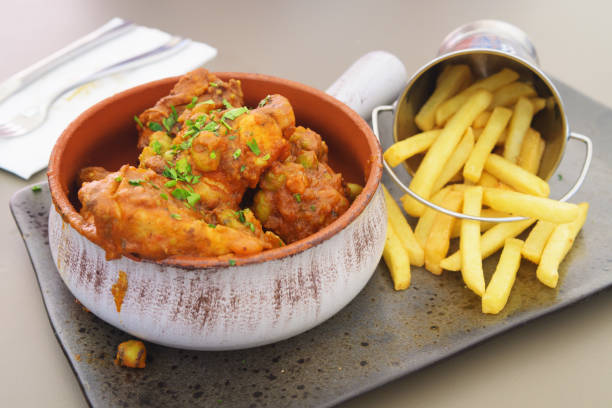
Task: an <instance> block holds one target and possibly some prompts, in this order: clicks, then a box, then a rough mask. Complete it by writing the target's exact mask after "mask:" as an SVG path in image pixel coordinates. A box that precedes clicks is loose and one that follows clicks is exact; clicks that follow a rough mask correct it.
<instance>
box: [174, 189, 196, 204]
mask: <svg viewBox="0 0 612 408" xmlns="http://www.w3.org/2000/svg"><path fill="white" fill-rule="evenodd" d="M171 194H172V196H173V197H174V198H176V199H178V200H182V201H187V204H189V207H193V206H194V205H196V203H197V202H198V201H200V195H199V194H198V193H195V192H193V191H188V190H185V189H182V188H175V189H174V190H172V193H171Z"/></svg>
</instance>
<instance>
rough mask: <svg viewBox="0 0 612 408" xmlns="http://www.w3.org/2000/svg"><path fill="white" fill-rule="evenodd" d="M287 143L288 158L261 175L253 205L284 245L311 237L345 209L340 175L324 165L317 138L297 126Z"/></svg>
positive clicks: (324, 151)
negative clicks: (289, 145)
mask: <svg viewBox="0 0 612 408" xmlns="http://www.w3.org/2000/svg"><path fill="white" fill-rule="evenodd" d="M290 144H291V156H290V157H289V158H288V159H287V160H285V161H284V162H277V163H275V164H274V165H273V166H272V168H271V169H270V170H269V171H267V172H266V173H265V174H264V176H263V177H262V180H261V182H260V183H259V187H260V190H259V191H258V192H257V193H256V195H255V197H254V204H253V211H254V213H255V216H256V217H257V218H258V219H259V220H260V221H261V222H262V224H263V226H264V228H266V229H269V230H271V231H274V232H275V233H276V234H278V235H279V236H280V237H281V238H282V239H283V240H284V241H285V242H286V243H291V242H294V241H297V240H299V239H302V238H305V237H307V236H309V235H311V234H314V233H315V232H317V231H319V230H320V229H321V228H323V227H325V226H326V225H328V224H330V223H331V222H333V221H334V220H336V219H337V218H338V217H339V216H340V215H342V214H343V213H344V212H345V211H346V210H347V209H348V207H349V201H348V199H347V198H346V194H345V187H344V186H343V182H342V175H341V174H339V173H335V172H334V171H333V170H332V169H331V167H329V165H327V145H326V144H325V142H323V141H322V140H321V136H319V135H318V134H317V133H315V132H314V131H312V130H310V129H305V128H303V127H301V126H300V127H298V128H296V129H295V132H294V133H293V135H292V136H291V138H290Z"/></svg>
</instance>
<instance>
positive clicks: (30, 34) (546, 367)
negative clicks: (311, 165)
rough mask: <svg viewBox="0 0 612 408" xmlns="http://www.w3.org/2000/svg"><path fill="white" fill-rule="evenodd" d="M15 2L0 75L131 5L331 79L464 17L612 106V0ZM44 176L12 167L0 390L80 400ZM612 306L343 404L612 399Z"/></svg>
mask: <svg viewBox="0 0 612 408" xmlns="http://www.w3.org/2000/svg"><path fill="white" fill-rule="evenodd" d="M3 11H4V13H3V14H4V19H3V24H2V25H0V38H2V40H3V41H2V51H3V58H2V60H3V62H2V64H0V80H2V79H4V78H6V77H8V76H9V75H10V74H12V73H13V72H15V71H17V70H19V69H21V68H24V67H25V66H27V65H29V64H30V63H32V62H34V61H36V60H38V59H40V58H41V57H43V56H45V55H47V54H49V53H51V52H53V51H55V50H56V49H58V48H60V47H62V46H63V45H65V44H67V43H68V42H70V41H72V40H73V39H75V38H77V37H79V36H81V35H83V34H85V33H87V32H89V31H91V30H92V29H94V28H96V27H98V26H99V25H101V24H103V23H104V22H106V21H107V20H108V19H110V18H111V17H114V16H119V17H122V18H125V19H129V20H133V21H135V22H137V23H140V24H144V25H148V26H153V27H158V28H160V29H162V30H165V31H169V32H173V33H177V34H182V35H185V36H188V37H191V38H194V39H197V40H200V41H204V42H207V43H209V44H211V45H213V46H215V47H217V48H218V49H219V56H218V57H217V58H216V59H215V60H214V61H212V62H211V63H210V64H209V65H208V67H209V68H210V69H213V70H228V71H247V72H262V73H268V74H272V75H277V76H281V77H286V78H289V79H292V80H296V81H299V82H303V83H306V84H309V85H312V86H315V87H317V88H320V89H325V88H326V87H327V86H328V85H329V84H331V83H332V82H333V80H334V79H335V78H336V77H337V76H338V75H339V74H340V73H341V72H342V71H343V70H344V69H345V68H346V67H348V65H350V63H351V62H353V61H354V60H355V59H356V58H358V57H359V56H360V55H362V54H364V53H366V52H368V51H371V50H375V49H385V50H387V51H390V52H392V53H394V54H395V55H397V56H398V57H399V58H400V59H401V60H402V61H403V62H404V63H405V65H406V67H407V69H408V71H409V72H414V71H415V70H416V69H417V68H418V67H419V66H420V65H422V64H424V63H425V62H427V61H428V60H429V59H431V58H432V57H433V56H434V55H435V52H436V50H437V47H438V45H439V43H440V41H441V40H442V38H443V37H444V36H445V35H446V34H447V33H448V32H450V31H451V30H452V29H454V28H455V27H457V26H459V25H461V24H463V23H465V22H468V21H472V20H476V19H481V18H497V19H504V20H507V21H509V22H511V23H514V24H516V25H518V26H519V27H521V28H523V29H524V30H525V31H526V32H527V33H528V34H529V36H530V37H531V39H532V41H533V42H534V44H535V45H536V47H537V49H538V53H539V55H540V61H541V66H542V68H543V69H544V70H545V71H547V72H548V73H550V74H551V75H553V76H555V77H556V78H558V79H560V80H562V81H563V82H565V83H567V84H569V85H571V86H573V87H574V88H576V89H579V90H581V91H582V92H584V93H585V94H587V95H588V96H590V97H592V98H594V99H596V100H598V101H600V102H602V103H604V104H605V105H607V106H612V81H610V80H609V73H610V72H611V71H612V70H611V69H610V67H611V66H612V42H611V39H612V26H611V25H610V24H609V21H608V17H609V16H610V15H611V12H612V4H610V3H609V2H604V1H597V2H589V1H581V2H564V1H561V2H559V1H555V2H553V1H541V2H533V1H522V0H517V1H514V2H505V3H500V2H490V1H475V0H466V1H462V2H451V1H446V2H445V1H430V2H427V3H426V2H420V3H417V2H412V1H397V2H388V1H377V2H365V1H353V2H348V1H346V2H326V1H309V2H286V1H285V2H283V1H274V2H272V1H271V2H265V3H264V2H242V1H234V2H231V3H229V2H228V3H220V2H217V3H212V2H203V1H200V2H197V1H192V2H180V1H174V2H161V1H160V2H157V1H144V0H142V1H132V2H124V1H120V0H106V1H93V0H91V1H82V0H81V1H79V0H57V1H54V2H45V1H42V0H27V1H19V2H11V3H10V4H9V5H5V7H3ZM44 178H45V174H44V172H41V173H39V174H37V175H35V176H34V177H33V178H32V179H31V180H29V181H24V180H21V179H18V178H16V177H15V176H13V175H10V174H8V173H4V172H1V171H0V197H2V200H3V201H4V203H5V206H4V209H3V210H0V248H1V249H0V251H1V254H2V256H0V276H2V280H1V281H0V282H1V283H0V322H1V324H2V331H1V332H2V334H1V335H0V361H2V365H1V367H0V400H1V401H2V405H3V406H28V407H29V406H45V407H81V406H85V405H86V403H85V400H84V399H83V396H82V394H81V391H80V389H79V386H78V384H77V381H76V379H75V377H74V375H73V374H72V372H71V370H70V367H69V365H68V363H67V362H66V360H65V358H64V355H63V354H62V352H61V349H60V347H59V345H58V343H57V342H56V341H55V339H54V336H53V332H52V331H51V329H50V326H49V323H48V320H47V316H46V314H45V310H44V307H43V305H42V302H41V298H40V293H39V289H38V285H37V283H36V279H35V277H34V274H33V272H32V267H31V265H30V263H29V260H28V257H27V254H26V251H25V248H24V246H23V244H22V242H21V239H20V238H19V234H18V231H17V228H16V226H15V224H14V222H13V220H12V217H11V216H10V213H9V209H8V199H9V197H10V196H11V195H12V194H13V193H14V192H15V191H16V190H18V189H19V188H21V187H23V186H26V185H28V184H30V183H33V182H35V181H40V180H43V179H44ZM611 308H612V297H611V296H610V291H604V292H603V293H600V294H598V295H595V296H593V297H591V298H590V299H589V300H587V301H585V302H582V303H580V304H578V305H575V306H572V307H570V308H569V309H566V310H563V311H561V312H558V313H555V314H554V315H551V316H547V317H544V318H542V319H539V320H537V321H535V322H532V323H529V324H528V325H526V326H524V327H521V328H518V329H515V330H513V331H511V332H509V333H506V334H503V335H501V336H498V337H496V338H494V339H492V340H489V341H487V342H486V343H484V344H481V345H479V346H477V347H475V348H473V349H471V350H469V351H467V352H464V353H462V354H460V355H458V356H456V357H453V358H451V359H449V360H446V361H444V362H442V363H439V364H436V365H434V366H431V367H428V368H426V369H424V370H422V371H420V372H418V373H415V374H412V375H410V376H408V377H405V378H403V379H400V380H397V381H395V382H393V383H391V384H389V385H386V386H384V387H381V388H378V389H376V390H374V391H371V392H369V393H367V394H365V395H362V396H360V397H357V398H355V399H353V400H351V401H348V402H346V403H344V404H343V406H345V407H368V406H373V405H377V406H380V407H399V406H406V405H408V404H410V405H411V406H427V407H446V406H454V407H463V406H470V407H472V406H485V405H487V406H496V407H515V406H517V405H522V406H556V407H565V406H602V407H603V406H610V404H611V403H612V387H610V386H609V383H610V379H612V342H610V340H609V339H610V338H611V337H612V317H611V315H610V313H609V312H608V310H610V309H611Z"/></svg>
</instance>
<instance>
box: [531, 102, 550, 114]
mask: <svg viewBox="0 0 612 408" xmlns="http://www.w3.org/2000/svg"><path fill="white" fill-rule="evenodd" d="M529 101H530V102H531V103H532V104H533V114H534V115H535V114H536V113H538V112H539V111H541V110H542V109H544V107H546V99H544V98H529Z"/></svg>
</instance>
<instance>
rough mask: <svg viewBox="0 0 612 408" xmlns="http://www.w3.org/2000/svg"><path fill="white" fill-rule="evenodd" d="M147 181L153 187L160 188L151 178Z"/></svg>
mask: <svg viewBox="0 0 612 408" xmlns="http://www.w3.org/2000/svg"><path fill="white" fill-rule="evenodd" d="M147 183H149V184H150V185H151V187H153V188H154V189H156V190H159V187H158V186H157V184H155V183H154V182H152V181H151V180H147Z"/></svg>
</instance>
